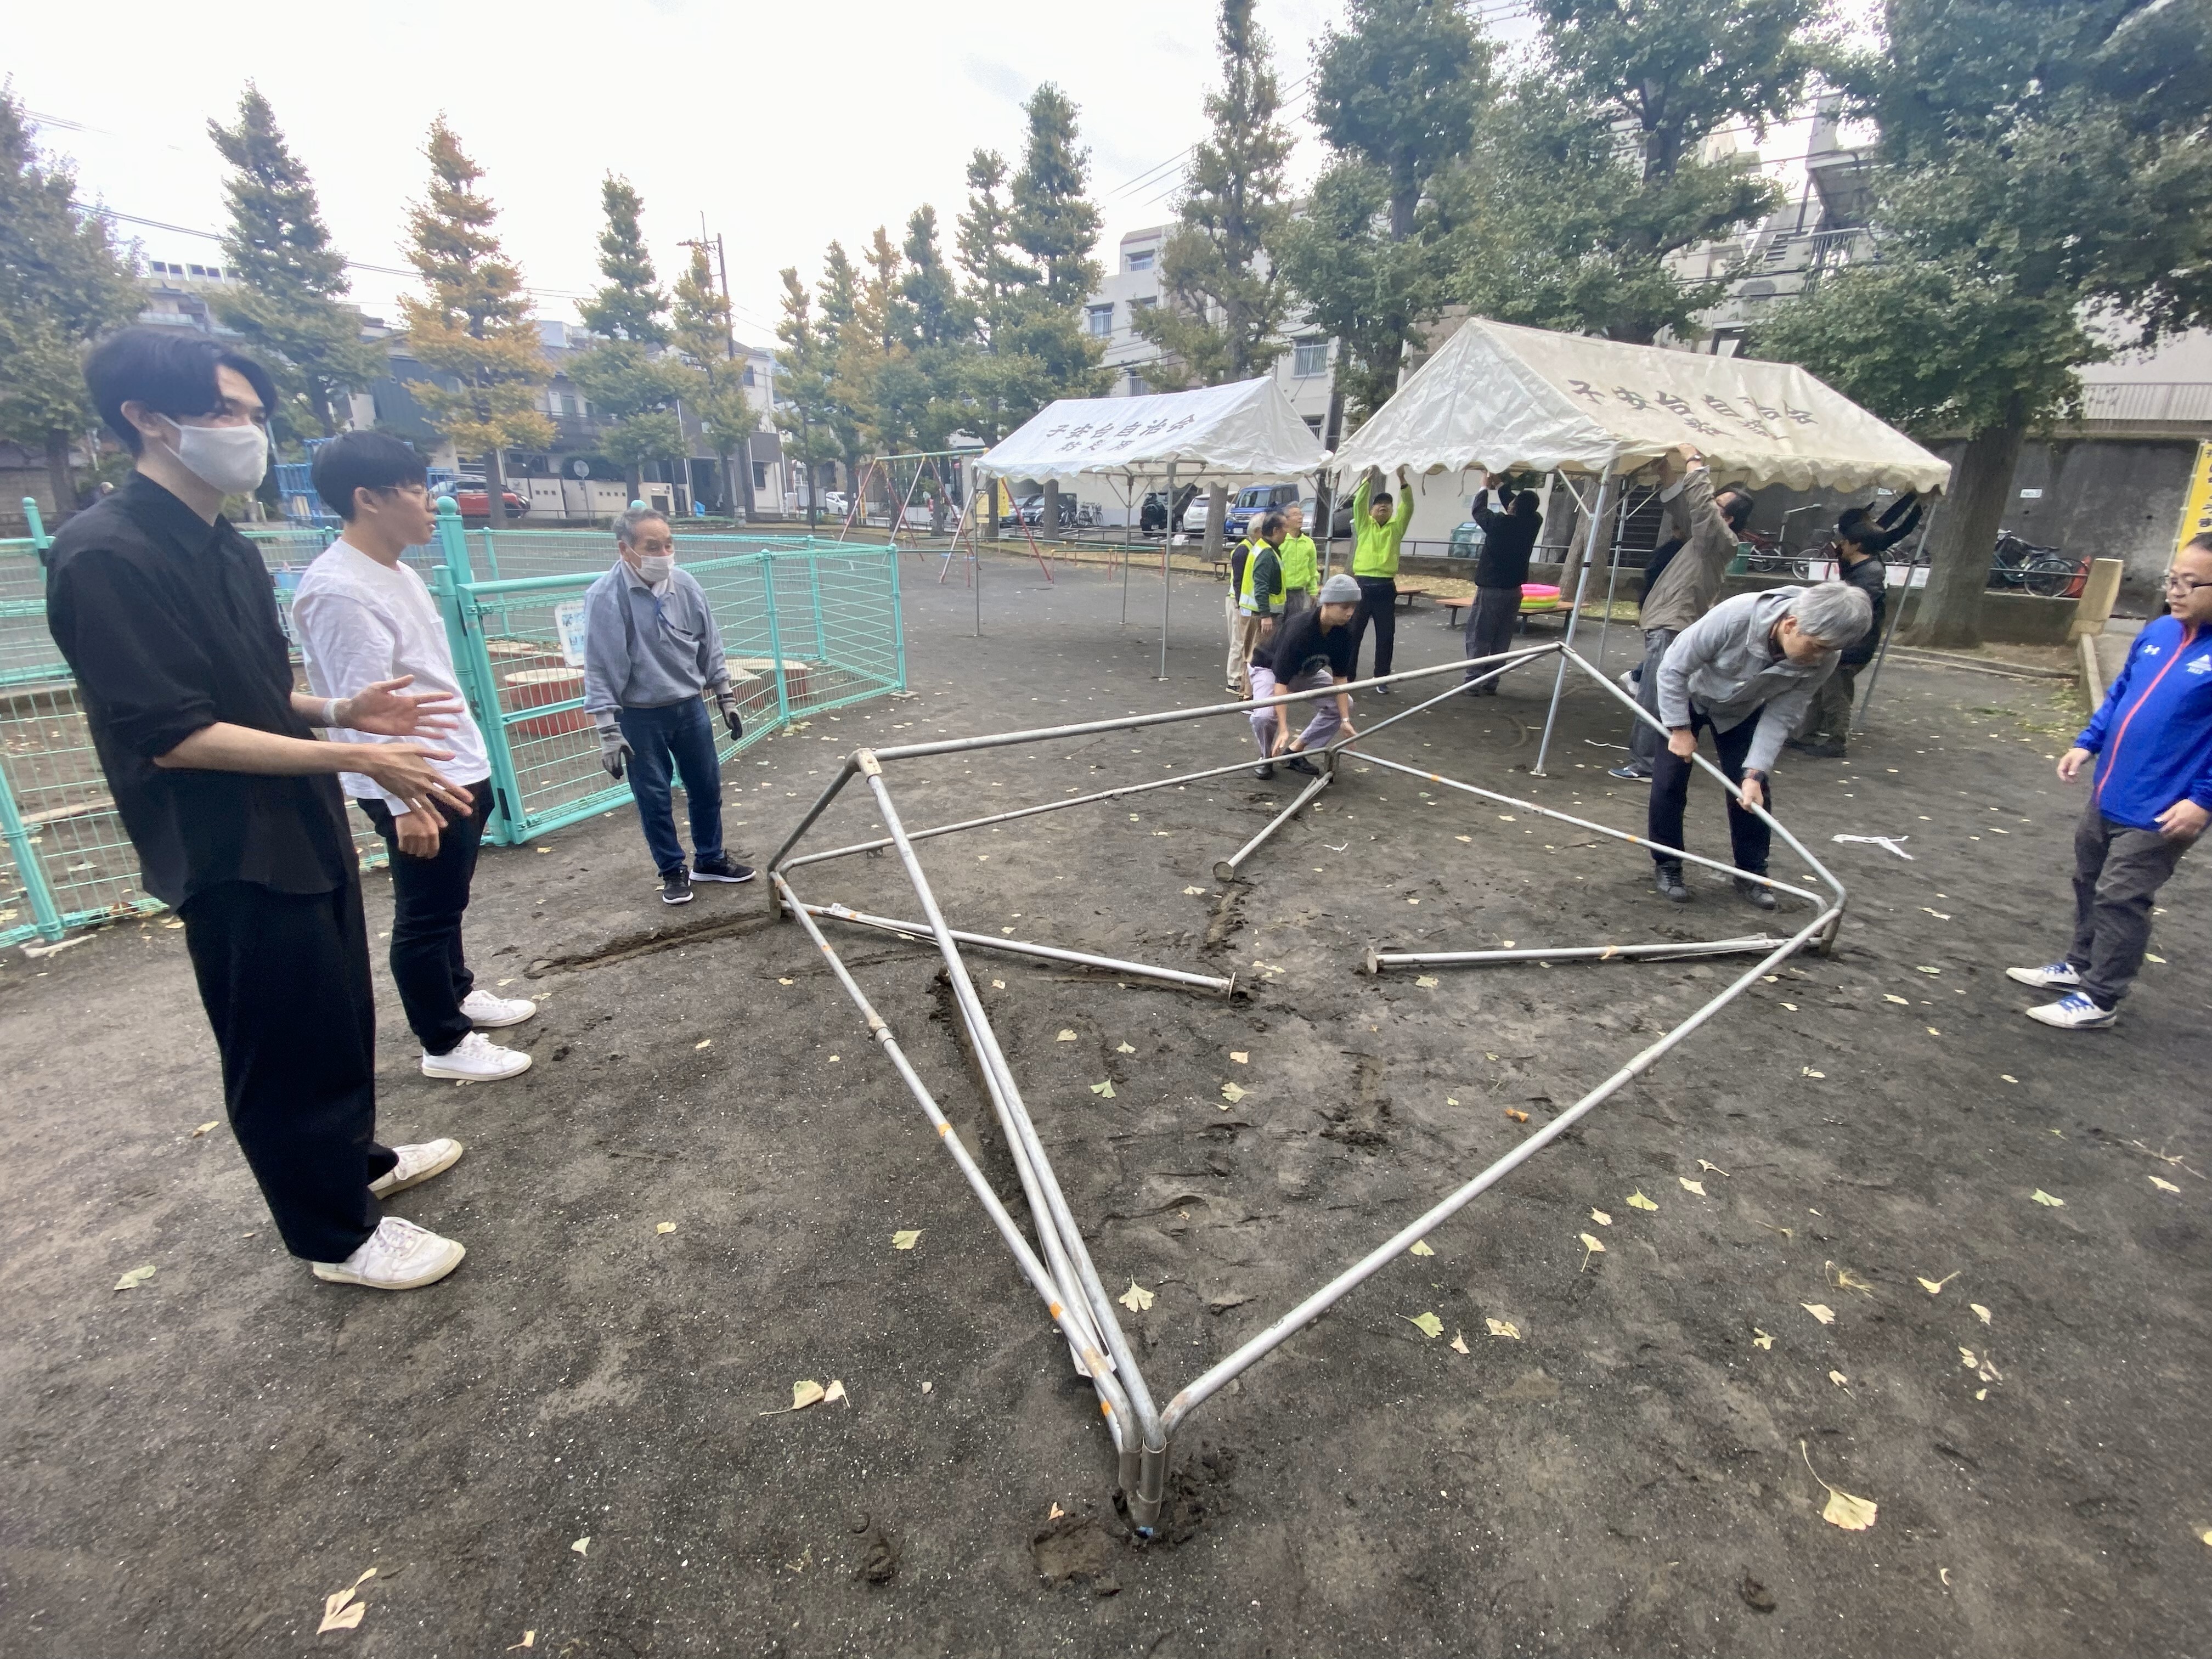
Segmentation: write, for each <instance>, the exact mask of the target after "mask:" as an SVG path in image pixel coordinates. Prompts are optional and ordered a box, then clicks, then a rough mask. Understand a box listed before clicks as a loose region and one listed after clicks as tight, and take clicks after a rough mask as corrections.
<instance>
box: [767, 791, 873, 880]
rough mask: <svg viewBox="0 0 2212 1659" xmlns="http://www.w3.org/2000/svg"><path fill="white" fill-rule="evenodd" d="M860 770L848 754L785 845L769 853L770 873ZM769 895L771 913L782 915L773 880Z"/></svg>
mask: <svg viewBox="0 0 2212 1659" xmlns="http://www.w3.org/2000/svg"><path fill="white" fill-rule="evenodd" d="M858 770H860V763H859V762H858V760H856V759H855V758H854V757H853V756H850V755H848V756H847V757H845V763H844V764H843V765H842V766H841V767H839V768H838V769H837V775H836V777H834V778H832V779H830V780H829V784H828V785H827V786H826V787H824V788H823V791H822V793H820V794H819V795H817V796H816V797H815V798H814V805H811V806H810V807H808V808H807V809H806V815H805V817H802V818H800V819H799V822H798V823H795V824H793V826H792V829H791V833H790V834H789V835H787V836H785V837H784V838H783V845H782V846H781V847H779V848H776V849H775V852H774V853H773V854H770V855H769V861H768V872H769V875H771V876H773V875H775V872H777V871H779V870H781V869H782V868H783V866H784V860H785V859H786V858H787V857H789V856H790V854H791V849H792V848H794V847H796V846H798V845H799V837H800V836H803V835H805V833H806V832H807V831H808V830H809V829H812V828H813V827H814V820H815V819H817V818H818V817H821V816H822V814H823V812H824V811H827V810H829V803H830V802H831V801H833V800H835V799H837V792H838V791H839V790H841V789H842V788H843V787H845V786H846V785H847V784H848V783H850V782H851V781H853V774H854V773H855V772H857V771H858ZM768 897H769V914H770V915H781V913H782V909H783V898H782V896H781V894H780V893H779V892H778V891H777V890H776V885H775V883H774V882H772V881H771V882H770V883H769V893H768Z"/></svg>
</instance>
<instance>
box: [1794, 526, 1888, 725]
mask: <svg viewBox="0 0 2212 1659" xmlns="http://www.w3.org/2000/svg"><path fill="white" fill-rule="evenodd" d="M1908 509H1910V510H1909V511H1908ZM1920 513H1921V505H1920V502H1919V501H1918V500H1917V497H1915V496H1914V495H1912V494H1911V492H1909V491H1908V492H1907V493H1906V494H1905V495H1899V497H1898V498H1897V499H1896V500H1895V501H1892V502H1891V503H1890V504H1889V510H1888V511H1887V512H1886V513H1883V514H1882V515H1881V518H1879V519H1876V518H1875V516H1874V515H1873V513H1871V512H1870V511H1869V509H1867V508H1866V507H1846V508H1844V513H1843V516H1842V517H1841V518H1839V519H1838V520H1836V536H1835V541H1834V543H1833V544H1832V550H1833V556H1834V558H1835V561H1836V575H1837V579H1838V580H1841V581H1846V582H1849V583H1850V585H1851V586H1853V587H1856V588H1857V589H1858V590H1859V591H1860V592H1862V593H1864V594H1865V595H1866V596H1867V599H1869V601H1870V602H1871V603H1872V604H1873V605H1874V620H1873V622H1871V623H1869V624H1868V626H1867V631H1866V634H1865V636H1864V637H1863V638H1862V639H1861V640H1860V641H1858V642H1857V644H1856V645H1848V646H1845V647H1844V654H1843V656H1842V658H1841V659H1839V660H1838V663H1837V664H1836V671H1835V672H1834V673H1833V674H1831V675H1830V676H1829V677H1828V678H1827V679H1826V680H1825V681H1824V682H1822V684H1821V686H1820V690H1818V691H1817V692H1815V693H1814V696H1813V701H1812V702H1811V703H1810V704H1809V705H1808V707H1807V708H1806V710H1805V718H1804V719H1803V720H1801V721H1800V722H1799V723H1798V726H1797V731H1796V735H1795V736H1793V737H1792V738H1790V747H1791V748H1792V749H1796V750H1802V751H1803V752H1804V753H1806V754H1808V755H1814V756H1818V757H1820V758H1821V759H1823V760H1842V759H1843V758H1844V757H1845V756H1846V755H1848V754H1849V753H1850V735H1851V692H1852V683H1853V682H1854V681H1856V680H1857V678H1858V677H1859V670H1860V669H1862V668H1864V667H1865V666H1866V665H1868V664H1869V663H1870V662H1872V661H1873V660H1874V653H1875V647H1877V646H1879V645H1880V644H1881V623H1882V617H1884V616H1885V615H1886V614H1887V611H1888V610H1889V566H1888V564H1887V562H1885V561H1884V560H1883V558H1882V555H1883V554H1885V553H1887V551H1889V550H1890V549H1891V548H1893V547H1894V546H1896V545H1897V544H1898V543H1899V542H1901V541H1903V540H1904V539H1905V538H1906V537H1907V536H1909V535H1911V533H1912V532H1913V530H1914V528H1915V527H1916V526H1918V524H1919V523H1920ZM1907 574H1908V576H1909V575H1910V574H1911V573H1910V572H1907Z"/></svg>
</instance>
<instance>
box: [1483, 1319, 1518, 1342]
mask: <svg viewBox="0 0 2212 1659" xmlns="http://www.w3.org/2000/svg"><path fill="white" fill-rule="evenodd" d="M1483 1323H1484V1324H1485V1325H1486V1326H1488V1327H1489V1328H1490V1334H1492V1336H1503V1337H1507V1338H1510V1340H1513V1341H1516V1342H1518V1341H1519V1340H1521V1328H1520V1327H1519V1326H1517V1325H1516V1324H1515V1323H1514V1322H1512V1321H1511V1320H1510V1319H1486V1320H1484V1321H1483Z"/></svg>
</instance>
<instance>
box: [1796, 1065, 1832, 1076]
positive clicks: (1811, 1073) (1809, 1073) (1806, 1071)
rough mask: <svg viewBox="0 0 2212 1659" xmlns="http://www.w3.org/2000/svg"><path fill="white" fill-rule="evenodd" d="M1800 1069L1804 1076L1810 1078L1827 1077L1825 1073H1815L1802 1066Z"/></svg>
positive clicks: (1809, 1067) (1810, 1068) (1811, 1069)
mask: <svg viewBox="0 0 2212 1659" xmlns="http://www.w3.org/2000/svg"><path fill="white" fill-rule="evenodd" d="M1802 1071H1803V1072H1804V1074H1805V1075H1806V1076H1807V1077H1810V1078H1825V1077H1826V1076H1827V1075H1828V1074H1827V1073H1826V1072H1816V1071H1814V1069H1813V1068H1812V1067H1811V1066H1804V1067H1802Z"/></svg>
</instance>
